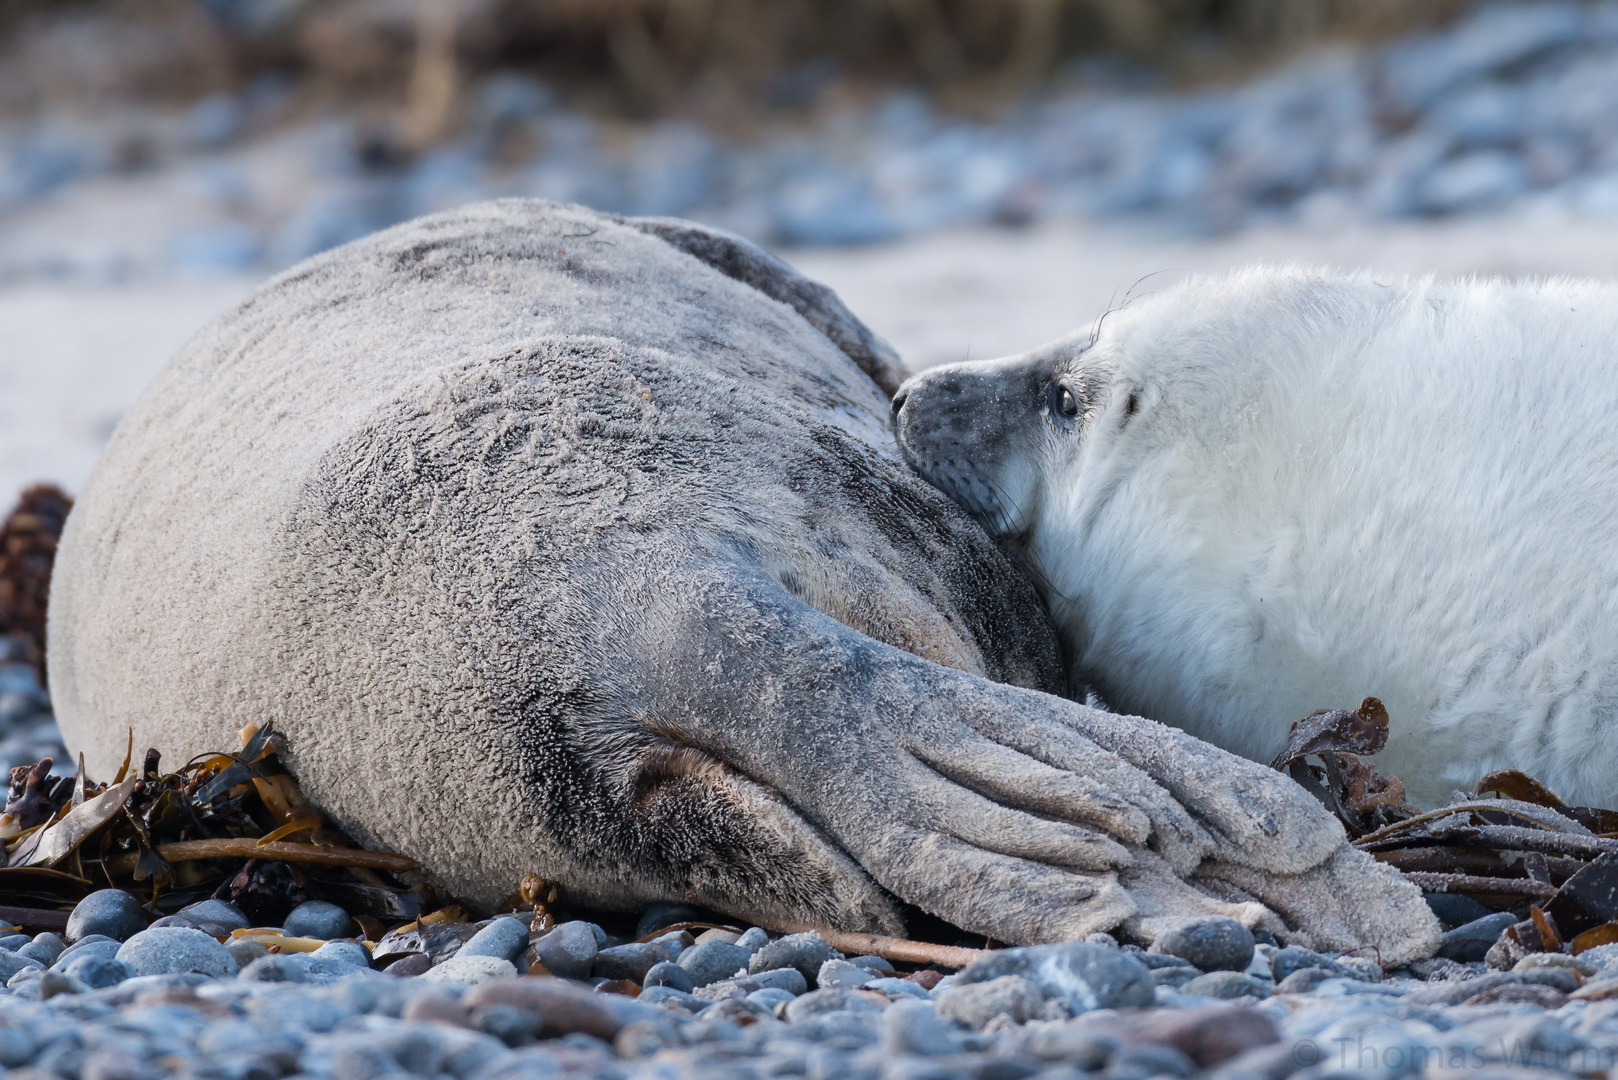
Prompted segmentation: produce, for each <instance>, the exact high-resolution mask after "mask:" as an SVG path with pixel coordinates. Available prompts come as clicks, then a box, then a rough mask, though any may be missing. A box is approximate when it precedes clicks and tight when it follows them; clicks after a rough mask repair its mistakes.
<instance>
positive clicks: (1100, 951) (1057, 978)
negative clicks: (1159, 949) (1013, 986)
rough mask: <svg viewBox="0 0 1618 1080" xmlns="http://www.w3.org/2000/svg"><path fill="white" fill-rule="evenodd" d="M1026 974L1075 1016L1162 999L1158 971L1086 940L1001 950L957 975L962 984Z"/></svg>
mask: <svg viewBox="0 0 1618 1080" xmlns="http://www.w3.org/2000/svg"><path fill="white" fill-rule="evenodd" d="M1003 975H1022V976H1024V977H1026V978H1028V979H1029V980H1031V981H1032V982H1033V983H1034V984H1035V985H1037V986H1038V987H1039V988H1040V990H1041V992H1042V993H1043V994H1044V995H1045V996H1046V997H1048V998H1061V999H1063V1000H1064V1001H1066V1002H1067V1004H1068V1007H1069V1008H1070V1009H1071V1010H1072V1013H1073V1014H1074V1015H1078V1014H1079V1013H1082V1012H1088V1011H1089V1010H1091V1009H1121V1008H1129V1007H1132V1006H1146V1005H1151V1004H1154V1003H1155V1002H1156V1001H1157V990H1156V985H1155V983H1154V982H1153V981H1152V973H1151V971H1150V970H1149V969H1148V968H1147V967H1146V965H1145V964H1143V963H1142V962H1141V961H1140V960H1138V959H1137V958H1136V957H1134V956H1131V955H1130V954H1129V953H1127V952H1124V951H1123V950H1121V949H1109V948H1107V947H1106V946H1103V945H1089V944H1086V943H1084V942H1078V941H1075V942H1068V943H1066V944H1062V945H1030V946H1026V947H1023V948H1018V949H999V950H996V951H995V952H994V953H992V954H991V955H989V956H986V957H984V958H983V959H981V960H975V961H973V962H972V963H971V964H969V965H968V966H967V967H966V968H965V969H963V970H962V971H961V972H960V974H959V975H957V976H955V981H956V984H965V983H974V982H987V981H989V980H991V979H995V978H999V977H1000V976H1003Z"/></svg>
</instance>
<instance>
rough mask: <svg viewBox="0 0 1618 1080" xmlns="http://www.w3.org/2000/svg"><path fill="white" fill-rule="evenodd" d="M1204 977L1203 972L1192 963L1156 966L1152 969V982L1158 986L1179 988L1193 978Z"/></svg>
mask: <svg viewBox="0 0 1618 1080" xmlns="http://www.w3.org/2000/svg"><path fill="white" fill-rule="evenodd" d="M1200 978H1202V972H1200V971H1198V970H1197V969H1196V968H1194V967H1192V966H1191V965H1190V964H1177V965H1173V966H1166V967H1160V968H1156V969H1154V970H1153V971H1152V982H1153V983H1154V984H1155V985H1157V986H1167V987H1171V988H1173V989H1179V988H1180V987H1182V986H1184V985H1185V984H1186V983H1188V982H1190V981H1191V980H1192V979H1200Z"/></svg>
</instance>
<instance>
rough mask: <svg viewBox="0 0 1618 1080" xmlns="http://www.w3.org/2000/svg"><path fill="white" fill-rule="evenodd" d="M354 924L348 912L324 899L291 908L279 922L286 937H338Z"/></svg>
mask: <svg viewBox="0 0 1618 1080" xmlns="http://www.w3.org/2000/svg"><path fill="white" fill-rule="evenodd" d="M353 924H354V920H352V919H350V918H349V916H348V912H347V911H344V910H343V909H342V908H340V907H338V906H337V905H336V904H332V903H327V902H326V901H325V900H308V901H305V902H304V903H302V904H299V905H298V906H297V907H295V908H293V909H292V911H291V912H290V913H288V915H287V917H286V921H285V922H283V923H282V924H281V930H282V931H283V932H284V933H285V934H286V935H287V937H307V938H321V939H330V938H340V937H347V936H348V933H349V928H350V927H352V926H353Z"/></svg>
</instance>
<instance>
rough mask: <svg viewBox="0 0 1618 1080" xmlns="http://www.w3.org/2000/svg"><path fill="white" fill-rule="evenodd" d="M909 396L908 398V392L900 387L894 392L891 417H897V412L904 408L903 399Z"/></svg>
mask: <svg viewBox="0 0 1618 1080" xmlns="http://www.w3.org/2000/svg"><path fill="white" fill-rule="evenodd" d="M909 396H910V391H909V390H907V389H905V388H904V387H902V386H901V387H899V389H898V390H896V391H894V394H893V415H894V416H898V415H899V410H900V409H902V408H904V407H905V398H907V397H909Z"/></svg>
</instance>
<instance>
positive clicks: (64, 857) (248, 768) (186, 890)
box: [0, 726, 438, 926]
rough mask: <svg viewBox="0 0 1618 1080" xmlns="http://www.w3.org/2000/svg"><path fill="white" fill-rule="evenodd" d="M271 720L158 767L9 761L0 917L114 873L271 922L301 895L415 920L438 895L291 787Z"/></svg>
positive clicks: (53, 914)
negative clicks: (99, 771) (227, 749)
mask: <svg viewBox="0 0 1618 1080" xmlns="http://www.w3.org/2000/svg"><path fill="white" fill-rule="evenodd" d="M273 736H274V733H273V732H272V731H271V730H270V729H269V727H268V726H266V727H264V728H247V729H244V730H243V732H242V749H241V750H240V751H239V752H237V753H232V754H215V755H210V756H206V757H203V758H200V759H196V760H193V761H190V762H187V763H186V764H185V765H184V766H182V767H181V768H180V769H179V770H177V771H175V772H163V771H162V769H161V767H160V766H161V760H162V759H161V756H160V755H159V753H158V751H156V750H149V751H147V753H146V755H145V758H144V759H143V761H142V763H141V765H140V767H139V768H138V769H131V768H130V758H129V757H128V756H126V758H125V761H124V765H123V768H122V769H120V770H119V773H118V776H117V777H115V778H114V779H113V780H112V782H110V783H105V784H97V783H93V782H92V781H91V780H90V779H89V778H88V777H86V776H85V774H84V770H83V764H82V762H81V763H80V769H79V773H78V775H76V776H74V777H67V778H63V777H50V776H49V771H50V765H51V762H50V761H49V760H47V761H43V762H40V763H39V764H38V765H35V766H31V767H24V768H19V769H17V770H15V771H14V775H13V777H12V785H11V791H10V793H9V794H10V798H9V800H8V802H7V805H6V810H5V814H4V816H0V827H3V828H4V829H5V831H6V835H5V840H6V847H5V860H4V864H5V865H4V868H3V869H0V896H3V897H4V898H5V900H6V901H8V904H7V909H6V911H5V912H0V918H4V919H8V920H9V921H11V922H14V923H20V924H23V925H34V926H43V925H46V924H48V923H52V922H54V921H57V920H58V919H60V918H65V915H64V914H63V913H64V912H65V911H66V910H70V909H71V908H72V906H73V904H74V903H76V902H77V901H78V900H79V899H80V898H82V897H83V896H84V895H86V894H87V893H89V892H91V891H93V890H94V889H97V888H106V887H109V886H112V887H117V888H123V889H127V890H129V891H130V892H132V893H134V894H135V895H137V896H143V897H147V898H148V899H149V900H150V901H151V903H152V905H153V909H154V911H158V912H163V911H169V910H176V909H178V908H179V907H182V906H184V905H185V904H188V903H193V902H195V901H197V900H202V899H207V898H209V897H214V898H218V899H222V900H228V901H230V902H232V903H234V904H236V905H238V906H239V907H241V908H242V909H243V910H244V911H246V912H247V913H248V914H249V916H250V917H252V918H254V919H255V921H260V922H270V921H274V922H279V921H280V919H281V918H283V917H285V915H286V913H287V912H288V911H289V910H291V908H292V907H293V906H295V905H296V904H299V903H302V902H304V901H306V900H328V901H330V902H333V903H337V904H341V905H342V906H343V907H344V908H346V909H348V910H349V911H350V912H352V913H353V914H355V915H359V916H370V917H373V918H377V919H383V920H388V921H400V920H405V919H413V918H416V917H417V916H419V915H421V914H422V913H423V912H424V911H429V910H432V909H433V908H434V907H436V906H438V905H437V901H436V899H435V898H434V897H432V896H431V895H430V894H428V893H427V892H426V891H425V890H424V889H422V888H420V887H412V886H410V885H408V884H407V883H406V882H405V881H404V880H403V879H402V878H400V877H399V875H401V874H407V873H408V872H409V871H411V870H413V869H414V867H415V864H414V863H413V862H412V861H411V860H410V859H408V858H405V857H404V856H401V855H394V854H390V853H387V852H378V851H365V850H362V849H359V848H357V847H355V846H354V844H353V843H352V841H350V840H349V839H348V838H347V837H345V836H343V835H342V833H340V832H339V831H337V830H336V829H335V828H334V827H333V826H332V825H331V823H330V822H328V821H327V820H326V818H325V817H324V816H323V815H322V814H320V812H319V811H318V810H316V809H315V808H314V806H313V804H311V803H310V802H309V801H308V800H307V799H305V798H304V797H303V795H302V793H301V792H300V791H299V790H298V787H297V784H296V782H295V781H294V780H293V778H292V777H291V775H290V774H288V773H287V771H286V769H285V767H284V766H283V765H282V764H281V763H280V760H279V758H278V757H277V754H276V748H275V743H274V737H273Z"/></svg>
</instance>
